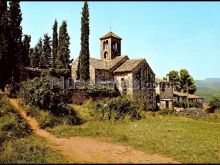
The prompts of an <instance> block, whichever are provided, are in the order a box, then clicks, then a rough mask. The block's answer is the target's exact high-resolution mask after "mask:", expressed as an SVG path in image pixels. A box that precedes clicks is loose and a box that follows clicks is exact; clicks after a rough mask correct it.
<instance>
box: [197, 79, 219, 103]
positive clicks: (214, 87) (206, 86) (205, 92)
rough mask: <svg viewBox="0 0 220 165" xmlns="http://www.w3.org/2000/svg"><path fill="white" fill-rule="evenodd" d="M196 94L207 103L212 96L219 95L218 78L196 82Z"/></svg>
mask: <svg viewBox="0 0 220 165" xmlns="http://www.w3.org/2000/svg"><path fill="white" fill-rule="evenodd" d="M195 82H196V86H197V91H196V94H198V95H200V96H202V97H204V98H205V100H206V101H207V100H208V99H209V98H210V97H211V96H212V95H220V78H207V79H205V80H196V81H195Z"/></svg>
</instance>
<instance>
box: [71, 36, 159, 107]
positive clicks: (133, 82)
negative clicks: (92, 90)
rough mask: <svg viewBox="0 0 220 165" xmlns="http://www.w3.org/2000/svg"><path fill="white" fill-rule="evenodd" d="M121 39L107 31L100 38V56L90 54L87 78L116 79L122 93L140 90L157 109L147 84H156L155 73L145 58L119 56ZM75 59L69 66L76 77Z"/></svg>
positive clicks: (97, 80) (144, 97) (114, 80)
mask: <svg viewBox="0 0 220 165" xmlns="http://www.w3.org/2000/svg"><path fill="white" fill-rule="evenodd" d="M121 41H122V38H121V37H119V36H118V35H116V34H115V33H113V32H108V33H107V34H106V35H104V36H103V37H101V38H100V59H96V58H91V57H90V68H89V70H90V81H92V82H94V83H95V84H98V83H99V82H116V87H117V88H118V89H119V91H120V92H121V93H122V94H129V95H133V94H135V93H142V95H141V96H142V97H143V99H146V100H147V102H148V104H149V105H150V107H151V108H152V109H155V108H156V94H155V89H154V88H153V87H152V86H151V87H149V86H148V85H147V84H154V83H155V73H154V72H153V70H152V69H151V67H150V66H149V64H148V63H147V61H146V60H145V59H129V57H128V56H127V55H121ZM77 66H78V59H76V60H75V61H73V63H72V65H71V77H72V79H73V80H76V77H77V74H76V71H77Z"/></svg>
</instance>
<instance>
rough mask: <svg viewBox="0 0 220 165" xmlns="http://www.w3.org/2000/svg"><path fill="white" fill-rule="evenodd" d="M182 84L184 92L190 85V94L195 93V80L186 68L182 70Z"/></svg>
mask: <svg viewBox="0 0 220 165" xmlns="http://www.w3.org/2000/svg"><path fill="white" fill-rule="evenodd" d="M180 86H181V89H183V90H184V92H187V87H188V91H189V93H190V94H193V93H195V91H196V86H195V81H194V79H193V77H192V76H191V75H190V74H189V72H188V71H187V70H186V69H181V70H180Z"/></svg>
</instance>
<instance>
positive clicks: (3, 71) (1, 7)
mask: <svg viewBox="0 0 220 165" xmlns="http://www.w3.org/2000/svg"><path fill="white" fill-rule="evenodd" d="M7 14H8V12H7V2H6V1H0V89H2V90H3V89H4V86H5V85H6V84H7V83H8V81H9V79H10V66H9V58H8V57H9V56H8V48H9V43H8V36H9V28H8V15H7Z"/></svg>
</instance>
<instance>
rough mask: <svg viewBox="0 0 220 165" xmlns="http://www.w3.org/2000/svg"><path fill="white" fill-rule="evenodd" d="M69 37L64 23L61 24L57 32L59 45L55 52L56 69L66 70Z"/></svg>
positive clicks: (68, 56)
mask: <svg viewBox="0 0 220 165" xmlns="http://www.w3.org/2000/svg"><path fill="white" fill-rule="evenodd" d="M69 45H70V37H69V34H68V32H67V23H66V21H63V22H62V25H61V26H60V30H59V44H58V50H57V57H56V59H55V66H56V68H57V69H68V68H69V63H70V60H69V58H70V49H69Z"/></svg>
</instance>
